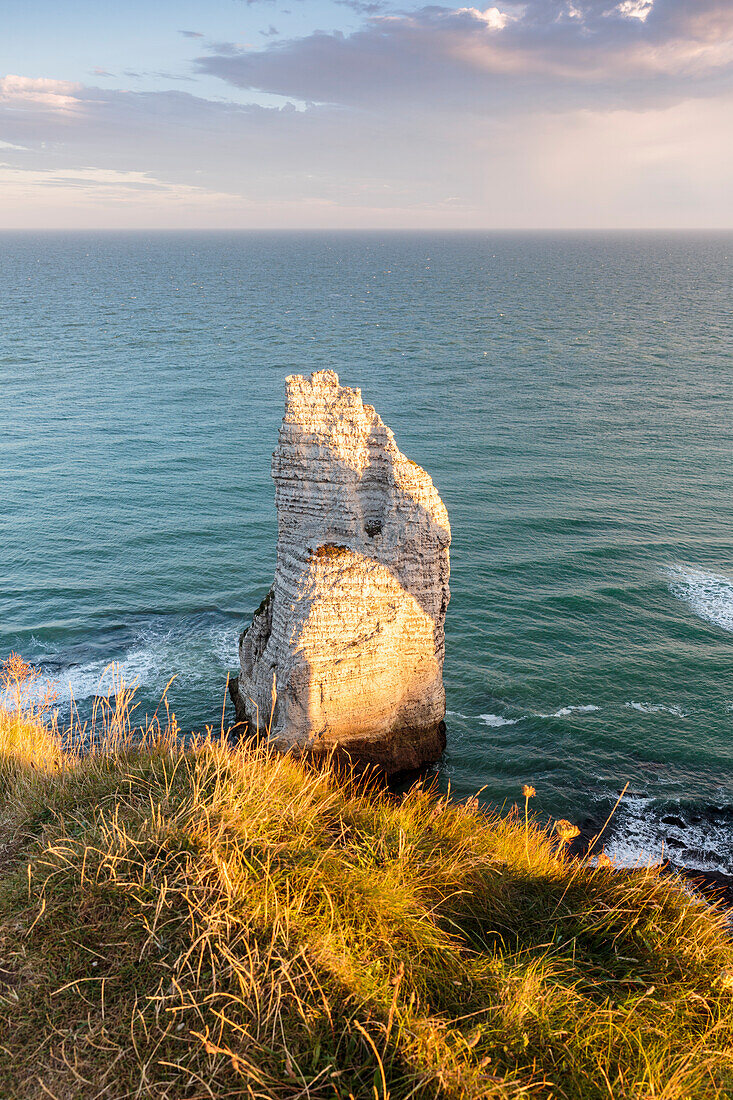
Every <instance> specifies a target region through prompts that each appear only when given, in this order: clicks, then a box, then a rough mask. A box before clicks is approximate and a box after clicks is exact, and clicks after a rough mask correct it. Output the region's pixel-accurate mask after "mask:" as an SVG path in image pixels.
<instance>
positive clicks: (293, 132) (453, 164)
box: [0, 88, 733, 228]
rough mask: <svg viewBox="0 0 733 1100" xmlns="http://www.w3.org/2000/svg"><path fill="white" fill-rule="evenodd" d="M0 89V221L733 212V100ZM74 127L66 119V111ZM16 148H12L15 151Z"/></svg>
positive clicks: (717, 216)
mask: <svg viewBox="0 0 733 1100" xmlns="http://www.w3.org/2000/svg"><path fill="white" fill-rule="evenodd" d="M74 96H75V99H76V100H78V103H79V109H77V110H74V111H71V112H67V113H61V114H60V113H58V112H54V111H49V110H48V108H47V105H46V104H45V103H43V102H36V103H35V104H27V105H26V107H25V108H24V110H23V111H18V110H17V109H16V108H15V106H14V104H13V103H6V102H3V101H2V100H0V133H2V134H3V140H4V141H6V142H7V143H8V144H16V143H17V144H18V145H20V144H24V145H26V146H27V147H28V150H27V151H26V152H20V151H18V152H14V153H13V158H14V159H15V160H18V161H19V162H20V163H21V164H22V167H18V165H17V164H16V165H15V167H13V168H11V167H10V165H8V164H5V165H4V166H3V168H2V173H1V174H0V186H1V187H2V192H3V204H2V208H1V209H0V222H1V224H3V225H24V224H31V225H41V226H43V225H47V226H51V225H67V226H73V225H91V226H93V225H105V224H107V225H137V226H147V225H150V226H170V227H175V226H181V227H186V226H189V227H190V226H192V225H200V226H222V227H225V226H229V227H237V226H281V227H287V226H303V225H310V226H314V227H317V226H331V227H338V226H352V227H353V226H362V227H366V226H381V227H415V228H429V227H436V226H437V227H446V228H451V227H452V228H471V227H481V226H496V227H512V226H530V227H531V226H536V227H547V226H550V227H551V226H573V225H590V226H593V225H596V226H614V225H627V226H629V225H657V226H665V225H666V226H673V225H725V224H731V223H733V216H732V215H731V204H730V194H731V193H732V192H733V148H731V147H730V143H727V142H724V141H721V139H720V135H721V133H726V132H727V130H726V125H727V120H728V119H729V118H730V113H731V107H732V104H733V97H731V95H728V96H722V97H719V98H718V99H713V98H711V99H710V100H705V99H702V98H696V99H690V100H687V101H685V102H683V103H679V104H677V105H675V106H672V107H664V108H659V107H657V108H653V109H645V110H629V109H623V110H612V111H608V110H602V109H594V110H587V109H574V110H572V111H568V112H565V113H561V112H557V111H554V112H548V111H546V110H543V109H540V108H539V107H538V108H536V109H535V111H534V112H533V113H531V114H528V115H527V116H526V117H525V118H524V119H523V121H522V124H521V125H519V126H518V125H517V124H516V120H514V119H512V118H508V117H505V116H503V115H500V114H497V113H496V112H490V111H489V112H486V113H485V114H483V115H479V114H468V113H465V112H463V113H461V112H459V113H451V112H415V111H405V112H403V111H396V110H395V111H393V112H391V113H390V114H389V115H385V114H384V113H382V112H369V111H364V110H348V109H344V108H343V107H340V106H328V105H326V106H312V107H310V108H308V109H306V110H303V111H296V110H294V109H290V110H288V109H276V108H270V107H259V106H253V105H244V106H243V105H240V104H236V103H228V102H225V101H221V102H215V101H210V100H206V99H204V98H201V97H199V96H194V95H190V94H189V93H186V92H180V91H166V92H147V93H140V92H133V91H124V92H123V91H115V90H110V89H100V88H77V89H76V91H75V93H74ZM60 123H61V124H60ZM8 159H9V157H8Z"/></svg>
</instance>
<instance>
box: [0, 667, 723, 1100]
mask: <svg viewBox="0 0 733 1100" xmlns="http://www.w3.org/2000/svg"><path fill="white" fill-rule="evenodd" d="M7 668H8V666H6V680H7V683H8V684H9V685H10V687H11V688H12V687H13V684H16V685H17V686H18V693H19V701H20V704H21V705H20V707H19V709H18V710H16V711H14V712H13V711H7V710H6V711H3V710H2V709H0V1096H2V1097H3V1098H4V1100H5V1098H7V1100H21V1098H23V1100H26V1098H31V1097H33V1098H39V1100H40V1098H41V1097H43V1098H44V1100H45V1098H47V1097H52V1098H54V1097H55V1098H56V1100H92V1098H100V1100H101V1098H106V1100H111V1098H114V1100H118V1098H119V1100H122V1098H123V1097H124V1098H132V1097H145V1098H147V1097H154V1098H160V1100H183V1098H190V1100H194V1098H196V1100H199V1098H201V1100H204V1098H217V1100H218V1098H224V1097H227V1098H232V1097H248V1098H258V1100H259V1098H280V1097H283V1098H292V1100H295V1098H296V1097H298V1098H308V1097H310V1098H313V1100H316V1098H318V1100H320V1098H322V1097H324V1098H325V1097H330V1098H333V1097H343V1098H344V1100H346V1098H348V1097H354V1098H355V1100H361V1098H371V1100H375V1098H376V1100H386V1098H387V1097H392V1098H393V1100H397V1098H400V1100H408V1098H427V1097H430V1098H439V1097H450V1098H459V1097H460V1098H464V1097H465V1098H479V1097H481V1098H484V1097H486V1098H497V1100H498V1098H507V1097H512V1098H515V1097H523V1096H526V1097H541V1098H546V1100H549V1098H550V1097H553V1098H559V1097H567V1098H570V1097H572V1098H592V1097H605V1098H609V1097H614V1098H621V1097H628V1098H633V1100H639V1098H646V1097H648V1098H652V1097H653V1098H655V1100H683V1098H692V1097H730V1096H732V1095H733V946H732V944H731V939H730V936H729V932H728V930H727V925H726V916H725V913H723V912H722V911H721V910H719V909H716V908H715V907H712V906H711V905H709V904H708V903H707V902H705V901H704V900H702V899H700V898H698V897H696V896H695V895H693V894H692V893H690V891H689V888H688V887H686V886H685V884H684V883H683V882H681V881H679V880H676V879H673V878H670V877H668V876H661V875H660V874H659V873H658V872H657V871H656V870H653V869H645V870H639V871H633V872H628V871H620V870H615V869H614V868H613V867H612V866H609V865H608V864H607V862H606V861H603V860H602V861H601V862H602V863H605V864H606V865H602V866H596V865H593V866H591V865H586V864H582V863H579V862H577V861H576V860H573V859H571V858H569V857H567V856H566V855H565V854H564V848H563V847H562V844H561V842H560V841H559V840H558V836H557V833H555V834H553V835H552V836H551V835H549V834H547V833H546V832H544V831H543V830H541V829H540V828H539V827H538V826H537V825H536V824H534V823H532V821H531V819H530V821H529V823H526V822H525V818H524V815H523V810H524V807H522V809H521V811H520V812H519V813H513V814H510V815H509V816H507V817H498V816H487V815H486V814H484V813H482V812H481V811H480V810H479V809H478V806H477V803H476V802H475V800H474V801H472V802H471V803H469V804H464V805H460V804H456V805H451V804H449V803H448V802H446V800H445V799H438V798H437V796H436V795H435V794H431V793H430V792H426V791H424V790H421V789H419V788H415V789H413V790H412V791H411V792H410V793H409V794H407V795H406V796H405V797H404V798H403V799H402V800H401V801H398V800H396V799H394V798H389V797H386V796H384V795H379V794H377V793H374V792H369V791H368V790H367V789H366V788H365V787H364V785H363V784H362V785H359V784H358V783H356V782H353V781H349V780H348V778H347V779H345V778H344V776H343V775H338V776H337V775H335V774H334V773H333V772H331V771H329V770H328V769H323V770H319V771H313V770H309V769H307V768H306V767H304V766H303V765H300V764H298V763H297V762H296V761H295V760H293V759H291V758H289V757H281V756H273V755H271V754H269V753H268V752H267V751H266V750H265V749H263V748H256V747H252V746H246V745H243V746H239V747H237V748H234V749H233V748H231V747H230V746H229V745H227V744H226V742H225V741H224V740H222V739H218V738H215V737H212V736H208V737H205V738H200V739H198V740H194V741H192V742H189V743H188V746H187V747H186V746H184V744H183V743H182V741H181V739H180V737H179V735H178V731H177V729H176V724H175V719H174V718H172V717H171V719H170V720H169V719H168V718H166V721H165V722H164V723H163V724H162V725H161V724H159V723H158V721H157V719H156V720H155V721H154V722H153V723H152V724H150V725H149V726H148V728H147V730H146V731H143V732H142V733H140V732H138V733H132V732H131V729H130V694H129V693H128V692H125V691H124V690H120V691H118V693H117V696H116V699H115V701H114V704H113V706H111V707H110V706H107V705H102V707H101V708H100V711H99V713H98V715H97V728H96V736H95V744H96V747H95V748H94V750H93V751H91V752H87V753H86V754H84V755H81V754H80V753H79V752H77V751H73V750H68V749H65V748H64V741H63V738H62V737H61V736H60V735H59V733H58V732H57V730H56V728H55V725H54V722H53V720H52V717H50V716H51V712H50V711H49V710H48V708H47V707H46V708H44V706H43V704H41V705H40V706H39V705H37V704H35V703H31V702H28V698H29V696H28V695H23V697H22V698H20V696H21V694H22V687H23V682H24V681H25V677H26V675H27V674H25V673H23V672H22V669H21V668H20V666H19V665H17V664H16V666H15V671H14V672H12V671H11V674H9V673H8V671H7ZM8 677H9V678H8ZM13 677H15V679H13ZM88 734H89V731H87V735H88ZM558 845H560V846H558Z"/></svg>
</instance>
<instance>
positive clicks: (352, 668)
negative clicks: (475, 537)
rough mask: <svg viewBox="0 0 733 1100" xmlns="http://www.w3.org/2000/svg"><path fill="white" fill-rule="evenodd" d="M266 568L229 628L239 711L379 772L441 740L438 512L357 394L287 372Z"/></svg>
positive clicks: (444, 541)
mask: <svg viewBox="0 0 733 1100" xmlns="http://www.w3.org/2000/svg"><path fill="white" fill-rule="evenodd" d="M272 476H273V478H274V480H275V502H276V506H277V517H278V540H277V566H276V570H275V580H274V582H273V586H272V589H271V591H270V594H269V596H268V597H267V598H266V599H265V600H263V602H262V604H261V605H260V607H259V608H258V609H257V611H256V612H255V614H254V617H253V619H252V623H251V625H250V626H249V627H248V629H247V630H245V632H244V634H243V635H242V637H241V639H240V646H239V658H240V673H239V677H238V679H237V680H235V681H234V683H233V684H232V695H233V697H234V701H235V705H236V709H237V720H238V721H245V722H247V723H248V724H249V727H250V730H254V728H255V727H257V728H258V729H259V732H260V734H264V733H268V734H269V738H270V740H271V741H272V743H273V744H274V745H275V746H276V747H277V748H279V749H281V750H283V751H287V750H293V751H295V752H297V753H299V754H304V755H320V754H324V753H329V752H331V751H333V750H336V751H337V752H339V753H340V754H344V755H346V756H348V757H349V758H350V759H351V760H352V761H354V763H356V764H358V765H365V764H371V765H376V766H378V767H379V768H381V769H382V770H383V771H385V772H386V773H388V774H393V773H395V772H400V771H405V770H409V769H413V768H419V767H422V766H423V765H425V764H428V763H432V762H433V761H435V760H437V759H438V757H439V756H440V754H441V753H442V751H443V749H444V748H445V723H444V721H443V719H444V716H445V691H444V688H443V657H444V653H445V633H444V621H445V612H446V608H447V606H448V599H449V596H450V593H449V589H448V577H449V572H450V565H449V554H448V547H449V544H450V526H449V523H448V514H447V512H446V509H445V506H444V504H443V502H442V500H441V499H440V497H439V495H438V492H437V490H436V488H435V486H434V485H433V482H432V481H431V479H430V477H429V476H428V475H427V474H426V473H425V471H424V470H422V469H421V468H420V467H419V466H418V465H417V464H416V463H414V462H412V461H410V459H408V458H406V457H405V456H404V455H403V454H402V453H401V451H400V450H399V448H398V447H397V444H396V443H395V440H394V436H393V434H392V432H391V431H390V429H389V428H388V427H387V426H386V425H385V424H384V423H383V422H382V420H381V418H380V417H379V416H378V415H377V413H376V412H375V411H374V409H373V408H372V407H371V405H365V404H363V402H362V398H361V391H360V390H358V389H349V388H348V387H346V386H341V385H340V384H339V380H338V376H337V375H336V374H335V373H334V372H333V371H329V370H324V371H317V372H316V373H315V374H312V375H311V376H310V378H306V377H304V376H303V375H292V376H291V377H289V378H288V379H287V380H286V401H285V417H284V419H283V423H282V426H281V428H280V435H279V441H278V446H277V449H276V451H275V453H274V455H273V459H272Z"/></svg>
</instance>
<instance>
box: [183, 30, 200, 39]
mask: <svg viewBox="0 0 733 1100" xmlns="http://www.w3.org/2000/svg"><path fill="white" fill-rule="evenodd" d="M178 33H179V34H182V35H183V37H184V38H203V37H204V35H203V32H202V31H179V32H178Z"/></svg>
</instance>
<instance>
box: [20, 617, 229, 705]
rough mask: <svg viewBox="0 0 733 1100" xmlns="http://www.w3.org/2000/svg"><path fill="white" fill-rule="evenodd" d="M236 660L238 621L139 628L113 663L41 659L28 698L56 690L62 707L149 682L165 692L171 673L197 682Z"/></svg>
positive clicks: (181, 680)
mask: <svg viewBox="0 0 733 1100" xmlns="http://www.w3.org/2000/svg"><path fill="white" fill-rule="evenodd" d="M56 660H58V657H56ZM238 661H239V659H238V656H237V630H236V628H235V627H234V626H231V627H227V626H223V625H216V626H211V627H208V628H205V629H203V630H196V629H185V630H184V629H181V628H174V629H171V630H168V631H160V630H154V629H150V630H145V631H141V632H140V634H138V636H137V637H136V638H135V639H134V641H133V642H132V644H131V645H130V647H129V649H128V650H127V651H126V652H125V653H123V654H121V656H120V657H119V659H118V660H116V661H114V662H112V663H110V661H107V660H99V659H94V660H91V661H87V662H83V663H80V664H77V665H70V666H68V667H67V668H63V669H61V670H59V671H58V672H51V671H49V670H48V669H44V663H43V660H41V661H39V664H40V670H41V676H40V677H39V678H38V679H37V680H35V681H34V682H33V683H32V685H31V688H30V691H29V693H28V694H27V696H26V698H28V699H29V700H30V699H34V700H40V699H42V698H43V697H44V696H45V695H46V693H47V692H48V691H49V690H52V691H54V692H55V694H56V705H57V706H60V707H62V708H63V707H68V706H69V705H70V704H71V701H72V699H73V700H74V702H82V701H83V700H85V699H91V698H92V697H93V696H95V695H100V696H109V695H110V694H113V693H114V692H115V691H116V690H118V689H119V687H120V686H121V684H124V685H125V687H127V688H132V687H137V688H143V687H150V688H153V689H155V690H159V691H160V692H161V693H162V692H163V689H164V688H165V685H166V684H167V683H168V680H169V679H170V678H171V676H175V677H176V681H177V682H178V683H180V684H186V685H191V684H196V683H198V682H200V681H202V680H205V679H207V678H211V677H212V676H214V677H215V676H217V675H220V674H222V673H224V674H226V671H227V670H229V669H233V668H236V666H237V664H238ZM223 690H224V689H223V688H222V693H223ZM3 704H4V705H6V706H9V705H10V704H12V700H3V699H0V705H3Z"/></svg>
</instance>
